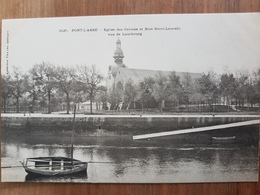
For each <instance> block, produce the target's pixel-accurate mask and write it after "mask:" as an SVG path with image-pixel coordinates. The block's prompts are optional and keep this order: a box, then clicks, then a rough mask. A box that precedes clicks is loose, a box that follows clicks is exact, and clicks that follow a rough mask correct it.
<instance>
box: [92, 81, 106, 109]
mask: <svg viewBox="0 0 260 195" xmlns="http://www.w3.org/2000/svg"><path fill="white" fill-rule="evenodd" d="M107 96H108V94H107V88H106V87H104V86H100V87H99V89H98V90H97V93H96V97H95V100H96V101H97V103H98V104H102V106H103V108H106V103H107V99H108V98H107Z"/></svg>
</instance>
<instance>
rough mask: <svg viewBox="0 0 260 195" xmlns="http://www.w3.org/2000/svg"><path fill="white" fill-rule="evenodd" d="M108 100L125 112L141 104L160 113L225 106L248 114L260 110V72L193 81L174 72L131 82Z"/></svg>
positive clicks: (206, 76) (209, 76)
mask: <svg viewBox="0 0 260 195" xmlns="http://www.w3.org/2000/svg"><path fill="white" fill-rule="evenodd" d="M114 97H116V98H114ZM108 99H109V102H114V105H118V104H119V103H120V102H124V104H125V108H126V109H129V108H130V107H132V108H133V109H135V108H136V103H138V104H139V105H140V106H141V109H142V111H144V109H145V108H148V107H149V106H150V107H157V108H159V110H160V112H163V110H164V109H168V110H169V108H171V107H173V108H174V109H173V110H174V111H181V110H180V108H183V109H182V110H183V111H189V109H191V110H192V108H193V110H199V111H201V107H202V106H204V107H207V108H208V109H207V111H213V112H214V111H216V107H217V106H218V105H225V108H226V109H222V111H231V109H232V110H241V111H243V110H244V109H245V107H247V111H249V107H250V108H252V107H258V108H259V104H260V69H258V70H255V71H254V72H253V73H252V74H249V73H248V72H247V71H244V70H243V71H242V70H241V71H238V72H237V73H236V75H234V74H232V73H223V74H221V75H217V74H216V73H214V72H208V73H202V74H201V75H200V76H199V77H197V78H192V75H191V74H190V73H188V72H187V73H184V74H183V75H182V76H179V75H178V74H177V73H176V72H175V71H172V72H170V73H169V74H168V75H165V74H164V75H163V74H161V73H157V74H155V76H153V77H148V78H144V79H143V80H142V81H141V82H139V83H137V84H136V83H134V82H133V81H132V80H131V79H130V80H128V81H127V82H126V84H125V87H124V88H121V89H120V88H116V86H115V87H114V89H113V90H111V91H110V92H109V95H108ZM151 104H152V105H151ZM130 105H132V106H130ZM194 107H196V109H194ZM197 107H198V109H197Z"/></svg>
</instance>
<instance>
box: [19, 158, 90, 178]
mask: <svg viewBox="0 0 260 195" xmlns="http://www.w3.org/2000/svg"><path fill="white" fill-rule="evenodd" d="M31 162H34V163H35V164H34V166H33V165H29V163H31ZM22 165H23V167H24V170H25V171H26V172H27V173H28V174H30V175H35V176H65V175H75V174H79V173H86V172H87V167H88V163H87V162H82V161H79V160H76V159H73V160H71V159H70V158H65V157H39V158H28V159H27V160H26V163H22Z"/></svg>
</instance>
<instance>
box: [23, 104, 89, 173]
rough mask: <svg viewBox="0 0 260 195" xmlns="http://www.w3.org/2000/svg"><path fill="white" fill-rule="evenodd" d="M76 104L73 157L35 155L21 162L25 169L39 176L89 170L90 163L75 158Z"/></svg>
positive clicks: (72, 137)
mask: <svg viewBox="0 0 260 195" xmlns="http://www.w3.org/2000/svg"><path fill="white" fill-rule="evenodd" d="M75 114H76V105H75V106H74V117H73V128H72V135H71V157H70V158H68V157H35V158H27V159H26V161H24V162H21V164H22V166H23V168H24V169H25V171H26V172H27V173H28V174H30V175H37V176H64V175H71V174H77V173H82V172H86V171H87V167H88V163H87V162H82V161H80V160H76V159H74V158H73V148H74V147H73V142H74V129H75Z"/></svg>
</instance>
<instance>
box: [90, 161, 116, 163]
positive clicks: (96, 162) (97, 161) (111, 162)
mask: <svg viewBox="0 0 260 195" xmlns="http://www.w3.org/2000/svg"><path fill="white" fill-rule="evenodd" d="M87 163H115V162H112V161H111V162H98V161H89V162H87Z"/></svg>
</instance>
